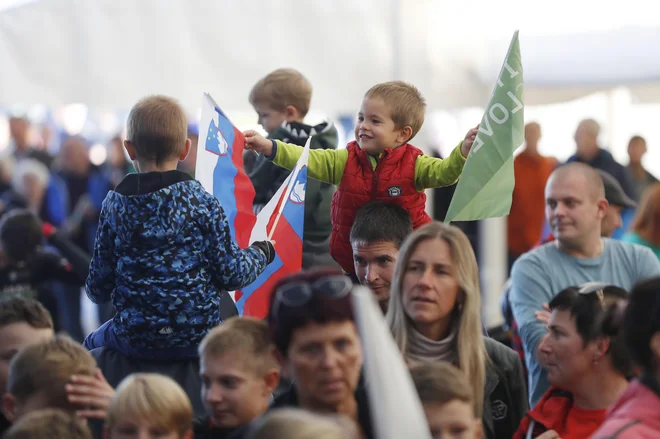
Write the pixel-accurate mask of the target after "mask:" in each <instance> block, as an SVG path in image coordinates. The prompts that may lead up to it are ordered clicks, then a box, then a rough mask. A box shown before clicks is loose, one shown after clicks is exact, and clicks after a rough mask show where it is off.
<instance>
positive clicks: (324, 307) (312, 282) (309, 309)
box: [268, 269, 374, 439]
mask: <svg viewBox="0 0 660 439" xmlns="http://www.w3.org/2000/svg"><path fill="white" fill-rule="evenodd" d="M352 287H353V284H352V283H351V281H350V279H349V278H348V277H346V276H344V275H343V273H342V272H341V271H340V270H338V269H315V270H309V271H303V272H301V273H297V274H294V275H291V276H288V277H286V278H284V279H282V280H280V281H279V282H278V283H277V284H276V285H275V288H274V292H273V294H272V295H271V303H270V308H269V309H270V312H269V315H268V325H269V328H270V331H271V336H272V338H273V341H274V343H275V347H276V349H277V356H278V358H279V359H280V362H281V363H282V372H283V375H285V376H286V377H287V378H289V379H290V380H292V381H293V382H294V384H293V385H292V386H291V388H290V389H289V390H288V391H287V392H285V393H283V394H282V395H280V396H279V397H277V398H276V399H275V401H274V403H273V405H272V407H273V408H280V407H300V408H303V409H305V410H308V411H310V412H315V413H338V414H341V415H345V416H347V417H348V418H349V419H352V420H353V421H355V422H356V423H357V424H358V426H359V427H360V429H361V432H362V434H363V436H364V437H365V438H367V439H371V438H373V437H374V436H373V432H372V428H371V421H370V417H369V415H370V413H369V407H368V406H367V394H366V392H365V389H364V388H363V387H362V385H361V380H360V374H361V370H362V346H361V344H360V339H359V335H358V332H357V328H356V326H355V323H354V320H353V307H352V304H351V297H350V293H351V289H352Z"/></svg>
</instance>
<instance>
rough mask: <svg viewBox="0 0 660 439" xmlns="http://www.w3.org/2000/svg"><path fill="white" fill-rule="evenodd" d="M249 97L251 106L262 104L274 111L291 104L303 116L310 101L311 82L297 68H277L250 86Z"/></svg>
mask: <svg viewBox="0 0 660 439" xmlns="http://www.w3.org/2000/svg"><path fill="white" fill-rule="evenodd" d="M249 99H250V104H252V106H255V105H258V104H264V105H267V106H268V107H270V108H272V109H273V110H275V111H284V109H285V108H286V107H288V106H289V105H291V106H293V107H294V108H295V109H296V110H298V114H300V116H301V117H305V116H306V115H307V113H308V112H309V106H310V103H311V101H312V84H311V83H310V82H309V81H308V80H307V78H305V77H304V76H303V75H302V73H300V72H299V71H297V70H294V69H277V70H275V71H273V72H270V73H269V74H268V75H266V76H264V77H263V78H261V79H260V80H259V81H258V82H257V83H256V84H255V85H254V87H252V91H250V98H249Z"/></svg>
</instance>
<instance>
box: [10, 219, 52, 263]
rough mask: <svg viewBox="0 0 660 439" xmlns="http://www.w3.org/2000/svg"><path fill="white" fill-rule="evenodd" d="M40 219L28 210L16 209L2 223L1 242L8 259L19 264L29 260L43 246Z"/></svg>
mask: <svg viewBox="0 0 660 439" xmlns="http://www.w3.org/2000/svg"><path fill="white" fill-rule="evenodd" d="M43 241H44V236H43V233H42V231H41V222H40V221H39V218H37V216H36V215H35V214H33V213H32V212H30V211H29V210H26V209H15V210H12V211H11V212H9V213H7V214H6V215H5V216H3V217H2V220H1V221H0V242H2V248H3V249H4V251H5V253H6V254H7V256H8V257H10V258H11V259H13V260H14V261H17V262H23V261H25V260H27V259H29V258H30V257H31V256H33V255H34V253H35V252H36V251H37V249H38V248H39V246H40V245H41V244H43Z"/></svg>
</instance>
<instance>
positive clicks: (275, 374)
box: [264, 369, 280, 394]
mask: <svg viewBox="0 0 660 439" xmlns="http://www.w3.org/2000/svg"><path fill="white" fill-rule="evenodd" d="M264 382H265V384H266V389H267V390H268V394H271V393H273V392H275V389H277V386H278V385H279V384H280V371H279V370H278V369H268V370H267V371H266V374H265V375H264Z"/></svg>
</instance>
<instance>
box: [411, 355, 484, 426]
mask: <svg viewBox="0 0 660 439" xmlns="http://www.w3.org/2000/svg"><path fill="white" fill-rule="evenodd" d="M410 376H411V377H412V380H413V383H414V384H415V388H416V389H417V394H418V395H419V399H420V400H421V401H422V404H439V405H444V404H447V403H449V402H451V401H461V402H464V403H466V404H468V405H470V406H472V407H474V397H473V396H472V389H471V388H470V385H469V384H468V381H467V378H466V377H465V374H464V373H463V372H462V371H461V370H460V369H458V368H457V367H455V366H453V365H452V364H450V363H447V362H445V361H428V362H423V363H417V364H415V365H414V366H412V367H411V368H410ZM475 415H476V413H475Z"/></svg>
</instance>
